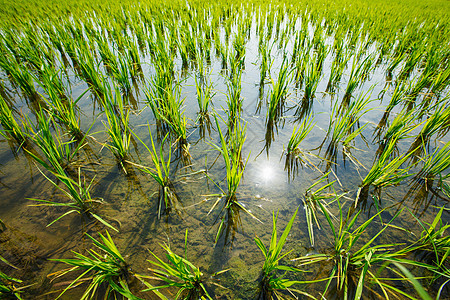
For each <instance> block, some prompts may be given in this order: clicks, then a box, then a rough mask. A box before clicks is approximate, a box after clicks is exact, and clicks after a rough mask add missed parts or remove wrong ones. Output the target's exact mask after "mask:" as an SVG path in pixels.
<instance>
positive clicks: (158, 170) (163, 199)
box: [136, 126, 180, 218]
mask: <svg viewBox="0 0 450 300" xmlns="http://www.w3.org/2000/svg"><path fill="white" fill-rule="evenodd" d="M148 134H149V136H150V141H151V148H149V146H147V145H146V144H145V143H144V142H143V141H142V140H141V139H140V138H139V137H138V136H136V138H137V139H138V140H139V141H140V142H141V143H142V144H143V145H144V147H145V148H146V149H147V151H148V153H149V154H150V158H151V160H152V163H153V165H154V167H153V168H150V167H145V166H141V165H137V166H138V167H139V169H140V170H141V171H143V172H145V173H147V174H149V175H150V176H151V177H152V178H153V179H154V180H155V181H156V182H157V183H158V185H159V195H158V204H157V206H158V218H160V217H161V213H166V214H169V213H170V212H171V211H172V209H174V210H175V212H177V213H178V210H179V208H178V206H179V203H180V200H179V198H178V195H177V193H176V191H175V187H174V185H173V182H172V180H171V178H170V176H171V171H170V163H171V154H172V150H171V148H172V147H171V146H170V144H169V151H168V153H169V156H168V158H167V160H166V159H165V158H164V153H163V144H164V142H165V140H166V139H167V135H166V136H165V137H164V139H163V141H162V142H161V145H160V147H159V151H157V150H156V147H155V143H154V142H153V136H152V133H151V131H150V126H148Z"/></svg>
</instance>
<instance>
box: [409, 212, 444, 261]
mask: <svg viewBox="0 0 450 300" xmlns="http://www.w3.org/2000/svg"><path fill="white" fill-rule="evenodd" d="M444 208H445V207H444V206H442V207H441V208H440V209H439V211H438V213H437V214H436V216H435V218H434V219H433V222H431V223H427V222H425V221H422V220H420V219H419V218H418V217H416V216H415V215H414V214H413V213H412V212H410V214H411V215H412V216H413V218H414V219H415V220H416V221H417V222H418V223H419V225H420V226H421V227H422V232H421V233H420V238H419V239H418V240H417V241H416V242H415V244H416V245H418V247H419V249H420V250H423V251H426V255H430V256H432V260H433V263H434V264H435V265H436V266H437V267H438V268H439V269H443V268H445V264H446V261H447V258H448V256H449V255H450V236H449V235H448V229H450V225H449V224H447V223H445V224H444V220H443V219H442V214H443V212H444Z"/></svg>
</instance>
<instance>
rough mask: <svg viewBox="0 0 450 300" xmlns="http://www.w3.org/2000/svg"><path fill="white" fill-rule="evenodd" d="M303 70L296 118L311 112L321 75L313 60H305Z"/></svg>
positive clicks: (301, 117)
mask: <svg viewBox="0 0 450 300" xmlns="http://www.w3.org/2000/svg"><path fill="white" fill-rule="evenodd" d="M304 72H305V76H304V79H303V82H304V84H305V87H304V94H303V97H302V100H301V103H300V105H299V106H298V107H297V109H296V111H295V115H296V116H297V118H298V120H301V119H303V118H304V117H306V116H307V115H309V114H310V113H311V110H312V106H313V100H314V97H315V93H316V89H317V86H318V85H319V81H320V78H321V77H322V73H321V70H319V69H318V65H317V63H316V62H315V61H314V60H308V61H307V62H305V71H304Z"/></svg>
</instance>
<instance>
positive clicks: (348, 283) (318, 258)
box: [295, 196, 428, 299]
mask: <svg viewBox="0 0 450 300" xmlns="http://www.w3.org/2000/svg"><path fill="white" fill-rule="evenodd" d="M335 197H336V198H335V200H336V202H337V204H338V209H339V212H338V213H339V218H338V224H335V222H334V217H333V215H331V214H330V212H329V209H328V208H327V207H325V206H324V205H323V204H322V202H321V201H318V202H317V204H318V206H319V207H320V209H321V211H322V214H323V215H324V216H325V218H326V220H327V223H328V225H329V226H330V229H331V232H332V247H331V249H330V250H329V251H327V252H325V253H321V254H312V255H308V256H303V257H300V258H297V259H295V260H296V261H299V264H300V266H306V265H310V264H315V263H320V262H325V261H329V262H332V263H331V271H330V275H329V277H328V278H327V283H326V286H325V290H324V292H323V293H322V294H323V295H325V297H327V295H330V296H331V295H337V296H338V297H340V298H342V299H361V297H362V295H363V293H364V294H365V295H366V294H367V293H370V292H371V291H372V285H377V286H378V287H379V288H380V289H381V290H382V292H383V295H384V297H386V299H388V298H389V297H388V294H390V293H393V292H394V293H395V292H398V291H397V289H396V287H395V286H391V285H389V284H387V283H385V282H384V281H386V280H394V282H395V281H396V280H398V279H395V278H392V279H390V278H381V277H380V272H381V271H382V270H383V269H384V268H385V267H386V266H385V265H383V264H389V263H390V262H401V263H405V264H410V265H414V266H418V267H428V265H426V264H422V263H418V262H414V261H411V260H408V259H405V258H404V256H405V255H406V254H407V253H408V252H409V250H410V249H408V248H403V249H400V250H398V251H393V250H394V249H395V247H398V246H401V245H400V244H396V243H391V244H377V245H373V243H374V241H375V240H376V239H377V238H378V237H379V236H380V235H381V234H382V233H383V232H384V231H385V230H386V229H387V228H390V224H391V223H392V222H393V221H394V220H395V219H396V218H397V217H398V216H399V214H400V213H401V211H398V212H397V213H396V214H395V215H394V216H393V217H392V219H391V220H390V221H389V222H387V223H385V224H384V225H383V226H382V228H381V230H379V231H377V232H376V234H375V235H373V236H370V237H369V238H368V240H364V241H362V236H363V235H365V234H366V231H367V229H369V228H371V227H372V226H374V224H373V223H374V220H375V219H377V218H381V217H380V214H381V213H382V212H383V211H384V210H381V211H379V212H378V213H377V214H375V215H373V216H371V217H370V218H369V219H368V220H366V221H364V222H362V223H361V224H360V225H357V224H358V223H359V222H358V217H359V215H360V214H361V212H362V211H361V210H359V211H357V212H356V213H354V215H352V211H353V210H349V211H348V213H347V216H344V212H343V208H342V206H341V203H340V201H339V198H340V197H341V196H335ZM380 264H382V265H381V266H379V265H380ZM376 266H379V268H378V270H373V268H375V267H376ZM364 290H365V291H364ZM401 294H405V293H401ZM375 295H376V294H375Z"/></svg>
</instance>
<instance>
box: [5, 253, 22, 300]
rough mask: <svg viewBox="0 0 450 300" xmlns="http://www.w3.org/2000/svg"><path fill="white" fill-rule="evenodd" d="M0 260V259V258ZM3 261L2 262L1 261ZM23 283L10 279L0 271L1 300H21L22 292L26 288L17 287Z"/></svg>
mask: <svg viewBox="0 0 450 300" xmlns="http://www.w3.org/2000/svg"><path fill="white" fill-rule="evenodd" d="M0 258H2V257H1V256H0ZM2 261H3V260H2ZM22 283H23V281H22V280H20V279H17V278H14V277H10V276H8V275H6V274H5V273H3V272H1V271H0V297H1V298H2V299H3V298H4V299H19V300H21V299H22V297H21V293H22V290H23V289H24V288H26V287H18V285H21V284H22Z"/></svg>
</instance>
